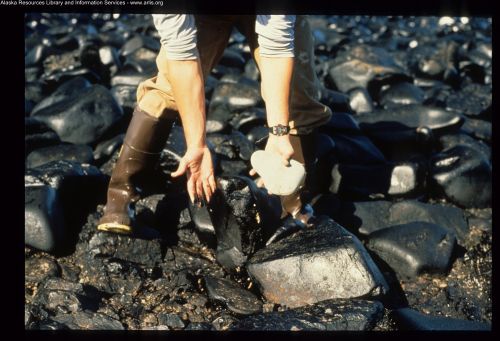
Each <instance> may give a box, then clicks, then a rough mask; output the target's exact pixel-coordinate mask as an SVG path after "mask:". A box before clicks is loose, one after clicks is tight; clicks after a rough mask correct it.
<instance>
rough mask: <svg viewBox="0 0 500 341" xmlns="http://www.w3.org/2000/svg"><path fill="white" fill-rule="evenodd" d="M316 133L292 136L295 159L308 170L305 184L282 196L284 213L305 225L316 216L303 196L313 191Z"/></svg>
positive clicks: (291, 141)
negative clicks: (305, 192)
mask: <svg viewBox="0 0 500 341" xmlns="http://www.w3.org/2000/svg"><path fill="white" fill-rule="evenodd" d="M314 140H315V132H313V133H311V134H307V135H290V143H291V145H292V147H293V150H294V154H293V157H292V158H293V159H294V160H296V161H298V162H300V163H302V164H303V165H304V167H305V169H306V179H305V184H304V185H303V186H301V188H300V189H299V190H298V191H297V192H295V193H293V194H290V195H287V196H281V197H280V199H281V205H282V206H283V213H285V214H286V213H289V214H291V215H292V217H293V218H294V219H297V220H300V221H301V222H302V223H304V224H305V225H307V224H308V221H309V219H311V218H312V217H313V215H314V212H313V209H312V207H311V206H310V205H307V204H304V202H303V198H302V196H301V194H303V192H304V190H313V188H314V187H315V186H314V184H313V182H314V166H315V163H316V154H315V148H314Z"/></svg>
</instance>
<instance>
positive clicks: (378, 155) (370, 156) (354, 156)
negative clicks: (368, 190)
mask: <svg viewBox="0 0 500 341" xmlns="http://www.w3.org/2000/svg"><path fill="white" fill-rule="evenodd" d="M330 136H331V138H332V139H333V141H334V142H335V151H334V153H335V157H336V159H337V160H338V162H340V163H347V164H363V165H370V164H383V163H385V162H386V160H385V157H384V154H382V152H381V151H380V150H379V149H378V148H377V147H376V146H375V145H374V144H373V143H372V141H371V140H370V139H369V138H368V137H366V136H363V135H361V134H339V133H335V134H331V135H330Z"/></svg>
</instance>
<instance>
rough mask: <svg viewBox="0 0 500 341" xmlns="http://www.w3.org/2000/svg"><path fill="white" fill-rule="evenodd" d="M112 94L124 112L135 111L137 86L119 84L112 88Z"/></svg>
mask: <svg viewBox="0 0 500 341" xmlns="http://www.w3.org/2000/svg"><path fill="white" fill-rule="evenodd" d="M111 94H112V95H113V97H114V98H115V99H116V101H117V102H118V104H119V105H120V106H121V107H122V108H123V109H124V111H126V110H128V111H130V112H132V110H134V108H135V106H136V103H137V86H133V85H126V84H117V85H115V86H113V87H112V88H111Z"/></svg>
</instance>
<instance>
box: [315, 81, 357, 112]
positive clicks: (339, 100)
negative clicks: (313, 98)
mask: <svg viewBox="0 0 500 341" xmlns="http://www.w3.org/2000/svg"><path fill="white" fill-rule="evenodd" d="M319 101H320V102H321V103H323V104H324V105H326V106H328V107H330V108H331V109H332V111H333V112H349V113H350V112H352V110H353V109H352V108H351V105H350V101H349V96H347V95H346V94H343V93H341V92H338V91H334V90H330V89H328V88H325V87H322V88H321V97H320V100H319Z"/></svg>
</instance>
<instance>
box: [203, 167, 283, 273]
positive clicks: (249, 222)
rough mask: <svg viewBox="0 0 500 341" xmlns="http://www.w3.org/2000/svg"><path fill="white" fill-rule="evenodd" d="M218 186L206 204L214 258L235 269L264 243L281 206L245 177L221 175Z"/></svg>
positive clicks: (279, 212) (228, 267)
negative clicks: (212, 232)
mask: <svg viewBox="0 0 500 341" xmlns="http://www.w3.org/2000/svg"><path fill="white" fill-rule="evenodd" d="M218 188H219V189H220V191H217V192H215V194H214V196H213V197H212V200H211V202H210V204H209V206H208V208H209V212H210V216H211V220H212V224H213V226H214V229H215V233H216V236H217V261H218V262H219V263H220V264H221V265H222V266H223V267H224V268H226V269H234V268H236V267H238V266H242V265H243V264H244V262H245V261H246V259H247V258H248V256H249V255H251V254H253V253H254V252H255V251H256V250H257V249H259V248H260V247H262V246H263V245H264V243H265V241H266V240H267V239H268V238H269V237H270V235H271V234H272V233H273V232H274V231H273V228H275V226H276V225H275V224H276V222H277V221H278V219H279V216H280V215H281V208H280V206H278V205H277V202H276V200H269V197H268V196H267V195H265V194H264V192H263V191H261V190H259V189H258V188H257V187H256V185H255V184H254V182H253V181H252V180H250V179H249V178H246V177H226V176H225V177H221V178H219V179H218Z"/></svg>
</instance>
